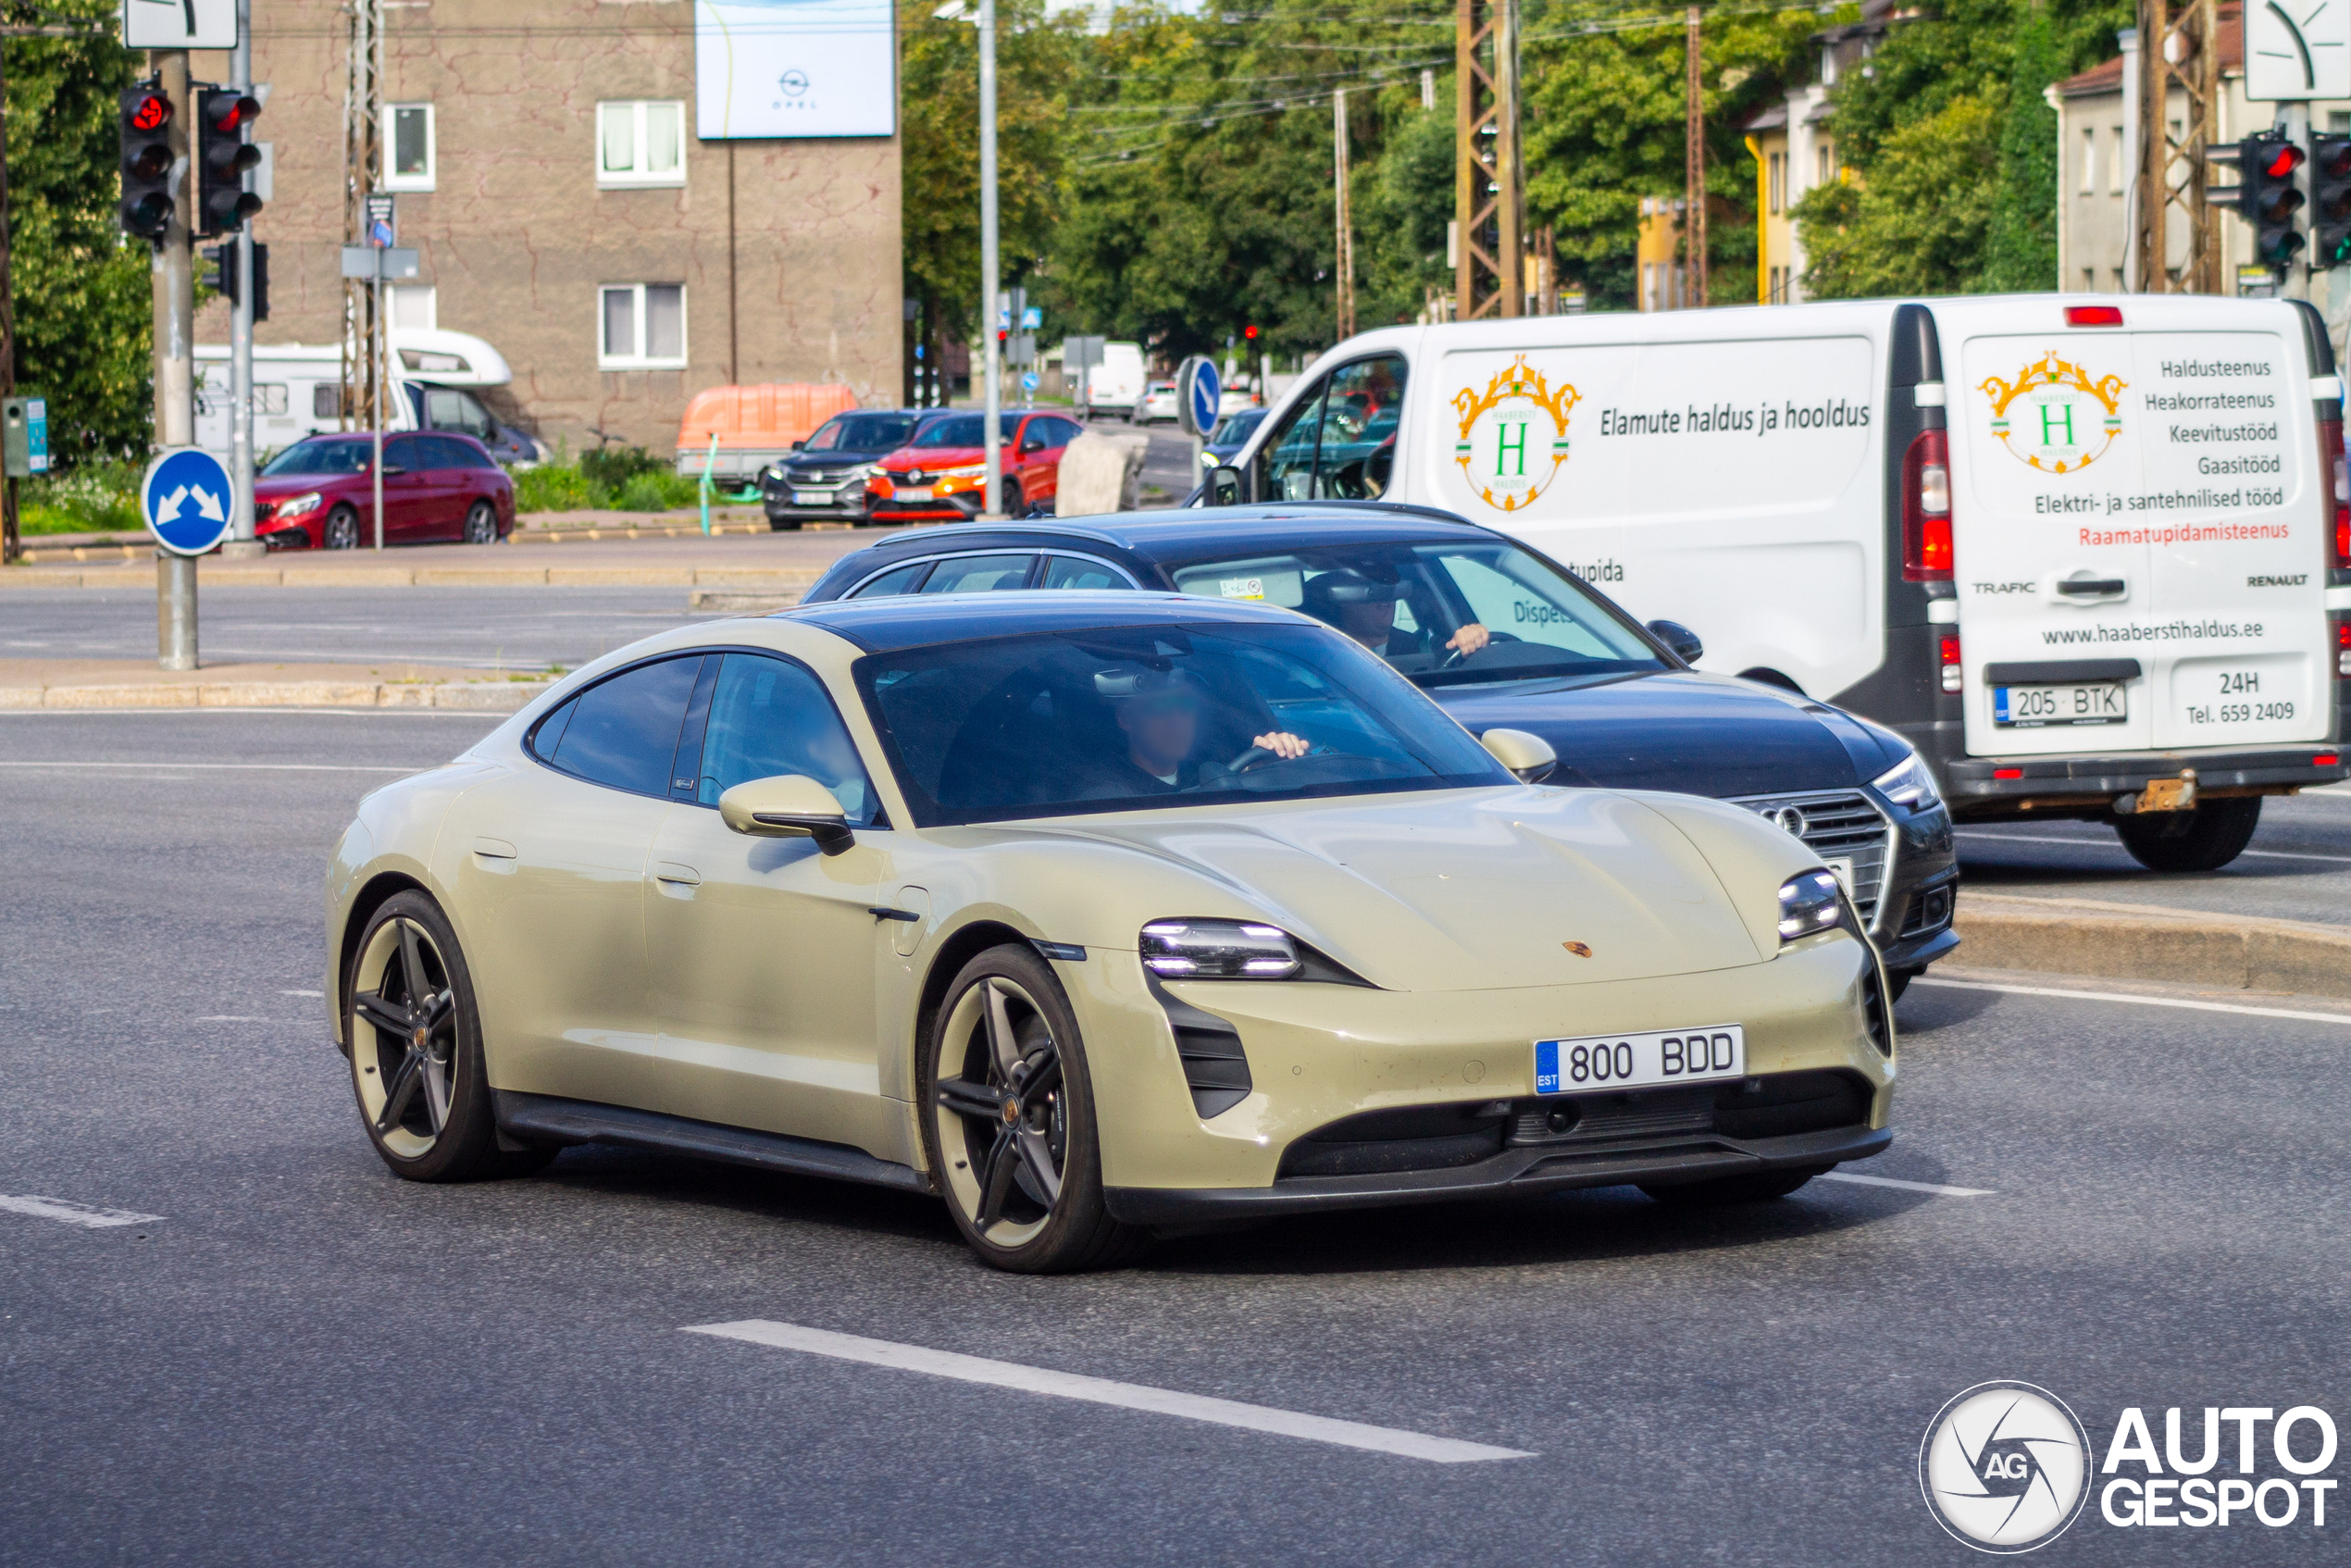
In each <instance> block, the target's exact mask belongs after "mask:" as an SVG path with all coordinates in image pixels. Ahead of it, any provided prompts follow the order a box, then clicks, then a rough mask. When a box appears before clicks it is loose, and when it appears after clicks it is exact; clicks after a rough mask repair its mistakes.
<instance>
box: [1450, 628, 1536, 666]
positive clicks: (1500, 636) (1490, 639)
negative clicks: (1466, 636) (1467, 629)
mask: <svg viewBox="0 0 2351 1568" xmlns="http://www.w3.org/2000/svg"><path fill="white" fill-rule="evenodd" d="M1455 635H1457V636H1458V635H1459V633H1456V634H1455ZM1520 641H1524V638H1521V637H1520V636H1518V634H1517V633H1515V632H1509V631H1494V632H1488V633H1486V641H1485V643H1484V644H1483V645H1481V646H1480V647H1479V649H1478V650H1477V651H1478V652H1479V653H1484V652H1485V651H1486V649H1487V648H1491V647H1492V646H1494V644H1495V643H1497V642H1520ZM1468 657H1470V651H1469V650H1468V649H1466V648H1456V649H1454V650H1453V651H1452V652H1451V653H1448V654H1446V655H1445V661H1444V663H1442V664H1440V665H1438V666H1437V668H1438V669H1441V670H1446V669H1451V668H1452V667H1453V666H1455V665H1458V664H1460V663H1461V662H1462V660H1463V659H1466V658H1468Z"/></svg>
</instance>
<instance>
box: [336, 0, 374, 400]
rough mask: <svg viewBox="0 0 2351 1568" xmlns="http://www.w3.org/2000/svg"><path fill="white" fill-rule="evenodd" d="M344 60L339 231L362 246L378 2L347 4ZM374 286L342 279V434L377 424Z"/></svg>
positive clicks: (370, 177)
mask: <svg viewBox="0 0 2351 1568" xmlns="http://www.w3.org/2000/svg"><path fill="white" fill-rule="evenodd" d="M347 8H348V10H349V12H350V15H351V56H350V59H349V60H348V61H347V62H346V64H347V66H348V70H347V73H346V75H345V77H344V80H343V95H342V232H343V241H344V243H346V244H354V245H360V244H366V243H367V195H368V193H369V192H371V191H374V190H375V189H376V188H377V187H378V186H379V184H381V183H382V174H383V72H384V19H383V0H350V3H349V6H348V7H347ZM377 297H378V296H377V292H376V290H375V288H374V287H373V286H372V285H370V284H369V283H368V281H367V280H366V279H362V278H346V279H344V280H342V428H343V429H346V430H364V429H373V428H374V426H375V423H376V378H375V366H376V365H377V363H378V355H379V350H380V347H381V345H380V343H379V342H378V339H379V335H380V334H381V333H382V331H383V330H384V324H383V322H382V321H380V320H379V319H378V318H377V315H376V301H377Z"/></svg>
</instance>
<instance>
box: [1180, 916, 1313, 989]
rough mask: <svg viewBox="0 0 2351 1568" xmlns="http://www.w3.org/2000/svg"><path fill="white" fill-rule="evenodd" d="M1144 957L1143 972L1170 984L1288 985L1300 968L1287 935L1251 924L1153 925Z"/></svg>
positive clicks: (1199, 922) (1198, 922)
mask: <svg viewBox="0 0 2351 1568" xmlns="http://www.w3.org/2000/svg"><path fill="white" fill-rule="evenodd" d="M1142 953H1143V967H1144V968H1146V969H1149V970H1150V971H1151V973H1152V974H1154V975H1159V976H1163V977H1165V978H1168V979H1171V980H1176V979H1182V980H1287V979H1288V978H1290V977H1292V976H1294V975H1296V974H1297V973H1298V971H1299V969H1300V963H1299V957H1298V944H1297V943H1295V942H1293V941H1292V940H1290V936H1289V933H1288V932H1287V931H1285V930H1283V929H1282V928H1281V927H1278V926H1260V925H1257V924H1254V923H1253V922H1250V921H1246V920H1154V921H1152V922H1151V924H1150V925H1148V926H1146V927H1143V940H1142Z"/></svg>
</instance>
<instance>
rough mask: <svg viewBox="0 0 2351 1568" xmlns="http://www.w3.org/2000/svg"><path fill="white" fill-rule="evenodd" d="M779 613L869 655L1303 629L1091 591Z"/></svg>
mask: <svg viewBox="0 0 2351 1568" xmlns="http://www.w3.org/2000/svg"><path fill="white" fill-rule="evenodd" d="M776 614H777V616H779V617H782V618H786V619H790V620H799V621H806V622H808V623H809V624H810V625H812V626H820V627H823V628H825V629H826V630H827V631H829V632H832V633H834V634H835V635H837V636H840V637H844V638H847V639H848V640H849V641H852V642H854V643H856V644H857V645H858V646H859V647H861V648H864V649H865V650H866V651H867V652H868V653H889V652H894V651H896V650H898V649H901V648H923V647H928V646H931V645H932V644H935V643H939V642H968V641H977V640H979V639H981V638H986V637H1013V636H1017V635H1020V634H1022V633H1025V632H1038V631H1084V630H1088V629H1090V628H1096V627H1113V626H1151V625H1156V624H1167V623H1173V622H1188V623H1190V624H1192V625H1195V626H1197V625H1200V624H1201V623H1203V622H1222V623H1227V624H1235V625H1252V624H1254V625H1263V624H1265V623H1267V622H1287V623H1291V624H1296V623H1297V622H1298V620H1299V619H1300V617H1299V616H1295V615H1292V614H1291V613H1290V612H1289V611H1287V610H1279V609H1273V608H1269V607H1267V606H1265V605H1262V604H1240V603H1226V602H1225V601H1223V600H1217V599H1203V598H1200V597H1198V596H1197V595H1193V594H1186V593H1157V592H1146V593H1138V592H1134V591H1130V590H1120V591H1113V592H1102V593H1095V592H1084V591H1072V590H1066V589H1050V590H1031V591H1021V592H1009V593H939V594H928V595H926V594H919V593H914V594H891V595H889V597H886V598H879V599H835V600H831V601H828V602H827V603H825V604H802V605H800V606H798V607H797V608H794V609H790V610H778V611H777V612H776Z"/></svg>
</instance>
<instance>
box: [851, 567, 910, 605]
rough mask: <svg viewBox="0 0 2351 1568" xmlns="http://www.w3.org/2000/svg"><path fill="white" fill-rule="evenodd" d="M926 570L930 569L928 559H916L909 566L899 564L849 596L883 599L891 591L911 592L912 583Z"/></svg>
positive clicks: (891, 592)
mask: <svg viewBox="0 0 2351 1568" xmlns="http://www.w3.org/2000/svg"><path fill="white" fill-rule="evenodd" d="M928 570H930V563H929V562H928V561H917V562H915V563H914V565H913V566H900V567H899V568H898V569H897V570H895V571H889V572H884V573H882V575H881V576H879V577H877V578H876V579H874V580H873V581H871V582H869V583H867V584H866V585H865V587H863V588H861V589H859V590H858V591H856V592H854V593H852V594H851V595H850V597H851V598H852V599H885V598H888V597H889V595H890V594H893V593H912V592H914V584H916V583H918V582H920V581H921V580H922V579H923V574H924V573H925V572H927V571H928Z"/></svg>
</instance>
